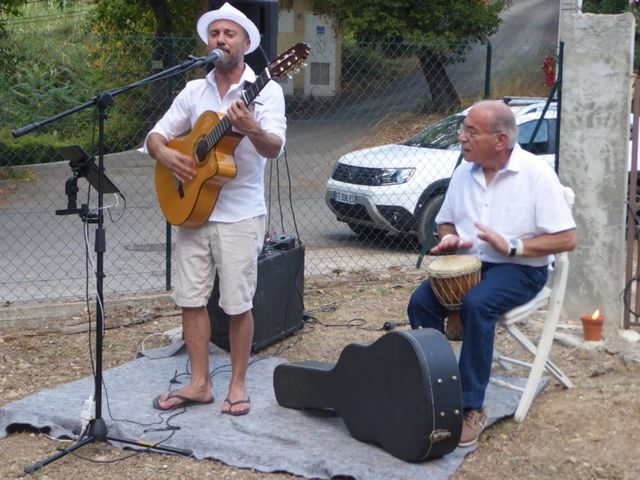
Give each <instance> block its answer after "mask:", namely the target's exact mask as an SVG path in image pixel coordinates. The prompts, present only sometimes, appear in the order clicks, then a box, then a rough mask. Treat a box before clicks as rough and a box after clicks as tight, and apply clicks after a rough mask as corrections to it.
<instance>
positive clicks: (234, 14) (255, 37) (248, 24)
mask: <svg viewBox="0 0 640 480" xmlns="http://www.w3.org/2000/svg"><path fill="white" fill-rule="evenodd" d="M216 20H231V21H232V22H235V23H237V24H238V25H240V26H241V27H242V28H244V29H245V31H246V32H247V34H248V35H249V48H248V49H247V51H246V52H245V53H251V52H253V51H254V50H255V49H256V48H258V46H259V45H260V32H259V31H258V27H256V25H255V24H254V23H253V22H252V21H251V20H249V18H247V16H246V15H245V14H244V13H242V12H241V11H240V10H238V9H237V8H235V7H234V6H232V5H229V3H228V2H227V3H225V4H224V5H222V6H221V7H220V8H219V9H218V10H211V11H210V12H207V13H205V14H204V15H202V16H201V17H200V20H198V26H197V30H198V35H200V38H201V39H202V41H203V42H204V43H206V44H208V43H209V42H208V39H209V25H211V22H215V21H216Z"/></svg>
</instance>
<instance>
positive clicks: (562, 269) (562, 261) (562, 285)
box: [548, 187, 576, 316]
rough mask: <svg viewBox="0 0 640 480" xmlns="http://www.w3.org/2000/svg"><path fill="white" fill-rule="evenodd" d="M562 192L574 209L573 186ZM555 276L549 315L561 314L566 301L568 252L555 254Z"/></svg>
mask: <svg viewBox="0 0 640 480" xmlns="http://www.w3.org/2000/svg"><path fill="white" fill-rule="evenodd" d="M562 193H563V194H564V200H565V202H567V205H568V206H569V208H570V209H573V204H574V203H575V199H576V194H575V193H574V192H573V190H572V189H571V187H564V188H563V191H562ZM551 274H552V275H553V278H552V280H551V284H550V287H551V297H550V298H549V307H548V310H549V316H552V315H557V316H559V315H560V310H561V309H562V303H563V301H564V294H565V291H566V289H567V277H568V276H569V255H568V253H567V252H562V253H558V254H557V255H556V256H555V262H554V265H553V271H552V272H551Z"/></svg>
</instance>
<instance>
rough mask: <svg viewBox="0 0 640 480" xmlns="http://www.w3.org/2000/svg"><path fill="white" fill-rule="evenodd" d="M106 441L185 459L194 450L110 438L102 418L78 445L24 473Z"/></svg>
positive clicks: (95, 421)
mask: <svg viewBox="0 0 640 480" xmlns="http://www.w3.org/2000/svg"><path fill="white" fill-rule="evenodd" d="M106 440H110V441H112V442H118V443H124V444H126V445H135V446H138V447H142V448H144V449H147V450H159V451H162V452H167V453H174V454H177V455H184V456H185V457H190V456H192V455H193V451H192V450H185V449H182V448H174V447H167V446H163V445H156V444H153V443H143V442H136V441H133V440H125V439H122V438H116V437H109V436H107V425H106V424H105V422H104V420H103V419H102V418H97V419H95V420H93V421H92V422H91V424H90V427H89V431H88V432H87V435H86V436H84V437H83V438H81V439H80V440H78V442H77V443H74V444H73V445H71V446H70V447H69V448H65V449H63V450H60V451H59V452H58V453H55V454H53V455H51V456H50V457H48V458H45V459H44V460H42V461H40V462H38V463H35V464H33V465H31V466H30V467H27V468H25V469H24V473H26V474H30V473H33V472H36V471H38V470H40V469H41V468H42V467H44V466H45V465H49V464H50V463H53V462H55V461H56V460H58V459H60V458H62V457H64V456H66V455H68V454H70V453H73V452H75V451H76V450H78V449H79V448H82V447H84V446H85V445H87V444H88V443H94V442H104V441H106Z"/></svg>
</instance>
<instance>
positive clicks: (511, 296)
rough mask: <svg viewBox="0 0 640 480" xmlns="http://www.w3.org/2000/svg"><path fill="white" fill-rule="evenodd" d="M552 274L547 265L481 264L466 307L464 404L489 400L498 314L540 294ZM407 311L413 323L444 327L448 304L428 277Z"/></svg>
mask: <svg viewBox="0 0 640 480" xmlns="http://www.w3.org/2000/svg"><path fill="white" fill-rule="evenodd" d="M547 275H548V269H547V267H546V266H545V267H529V266H524V265H516V264H513V263H483V264H482V274H481V281H480V283H479V284H478V285H477V286H475V287H474V288H472V289H471V290H469V292H468V293H467V294H466V295H465V297H464V300H463V302H462V309H461V317H462V324H463V326H464V338H463V341H462V349H461V350H460V359H459V363H458V365H459V369H460V381H461V383H462V396H463V404H464V408H465V409H470V408H476V409H478V408H482V405H483V403H484V395H485V391H486V389H487V385H488V384H489V378H490V376H491V363H492V361H493V342H494V339H495V329H496V322H497V321H498V317H499V316H500V315H501V314H503V313H505V312H508V311H509V310H511V309H512V308H514V307H517V306H518V305H522V304H524V303H527V302H528V301H529V300H531V299H532V298H533V297H535V295H536V294H537V293H538V292H539V291H540V290H541V289H542V287H544V284H545V283H546V281H547ZM407 311H408V314H409V322H410V323H411V326H412V327H413V328H420V327H423V328H435V329H436V330H439V331H440V332H443V331H444V318H445V317H446V316H447V312H448V310H447V309H446V308H445V307H443V306H442V305H441V304H440V302H439V301H438V299H437V298H436V295H435V293H434V292H433V289H432V287H431V282H430V281H429V280H427V281H425V282H423V283H422V284H421V285H420V286H419V287H418V288H417V289H416V291H415V292H413V294H412V295H411V299H410V300H409V307H408V309H407Z"/></svg>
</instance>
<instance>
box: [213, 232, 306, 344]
mask: <svg viewBox="0 0 640 480" xmlns="http://www.w3.org/2000/svg"><path fill="white" fill-rule="evenodd" d="M274 245H275V246H277V247H278V248H274ZM289 247H290V246H289V245H287V244H282V243H276V244H273V245H272V244H267V245H265V248H264V250H263V252H262V253H261V254H260V257H258V285H257V288H256V293H255V295H254V297H253V318H254V321H255V330H254V334H253V343H252V345H251V351H252V352H257V351H259V350H262V349H263V348H265V347H268V346H269V345H271V344H272V343H274V342H276V341H278V340H280V339H282V338H284V337H286V336H288V335H291V334H292V333H295V332H296V331H297V330H300V329H301V328H302V325H303V318H302V313H303V309H304V306H303V305H304V304H303V293H304V292H303V290H304V245H302V244H300V243H296V244H295V245H293V247H292V248H289ZM282 248H285V249H282ZM219 299H220V288H219V286H218V277H217V276H216V280H215V283H214V286H213V292H212V293H211V297H210V299H209V303H208V304H207V310H208V312H209V319H210V321H211V341H212V342H213V343H215V344H216V345H217V346H218V347H220V348H222V349H224V350H226V351H229V321H230V320H229V316H228V315H227V314H226V313H225V312H224V310H222V308H220V306H219V305H218V300H219Z"/></svg>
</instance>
